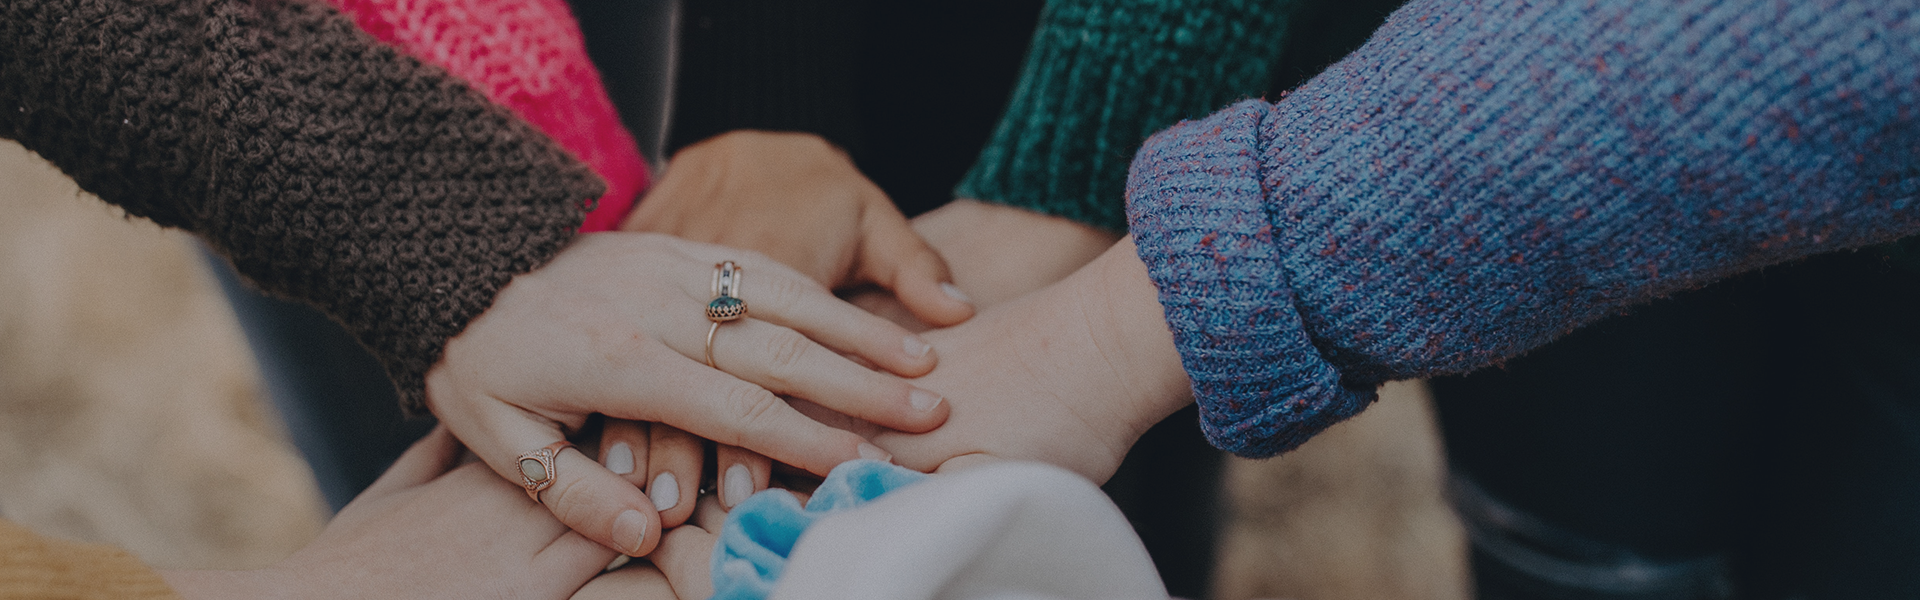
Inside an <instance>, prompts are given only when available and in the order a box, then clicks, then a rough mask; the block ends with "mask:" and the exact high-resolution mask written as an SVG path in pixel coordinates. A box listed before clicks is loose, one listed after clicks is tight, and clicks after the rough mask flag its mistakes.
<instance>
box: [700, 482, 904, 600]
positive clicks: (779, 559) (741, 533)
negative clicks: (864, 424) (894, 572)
mask: <svg viewBox="0 0 1920 600" xmlns="http://www.w3.org/2000/svg"><path fill="white" fill-rule="evenodd" d="M926 478H927V475H926V474H925V473H920V472H916V471H912V470H908V469H906V468H904V467H899V466H895V465H893V464H889V463H885V462H880V461H877V460H851V461H847V462H844V463H841V464H840V466H838V467H834V468H833V471H832V472H831V473H828V474H827V480H826V481H825V482H822V483H821V484H820V487H819V489H816V490H814V491H813V496H812V498H811V499H809V500H807V506H806V507H805V508H802V507H801V506H800V500H799V499H798V498H795V497H794V496H793V494H790V493H787V492H786V491H784V490H767V491H764V492H760V493H758V494H754V495H753V496H752V497H750V498H747V500H746V501H745V502H741V503H740V505H739V506H735V507H733V512H731V513H728V514H727V522H726V524H725V525H723V526H722V527H721V528H720V539H719V541H718V542H717V543H715V544H714V545H713V598H714V600H764V599H765V598H766V597H767V596H769V595H771V594H772V593H773V584H774V582H777V581H779V580H780V573H781V572H782V571H785V570H786V568H787V555H789V554H791V553H793V546H794V545H795V544H797V543H799V542H800V535H801V534H803V533H806V531H807V527H808V526H810V525H812V524H813V523H814V521H818V520H820V518H821V517H825V516H827V515H828V514H832V513H836V512H840V511H843V510H847V509H849V508H854V507H857V506H860V505H862V504H866V503H868V502H871V501H873V500H874V499H875V498H879V497H880V496H881V495H884V494H886V493H887V492H891V491H893V490H897V489H900V488H903V487H906V486H908V485H910V484H913V483H915V482H918V481H920V480H922V479H926Z"/></svg>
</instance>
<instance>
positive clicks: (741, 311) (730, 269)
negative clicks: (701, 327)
mask: <svg viewBox="0 0 1920 600" xmlns="http://www.w3.org/2000/svg"><path fill="white" fill-rule="evenodd" d="M745 271H746V269H744V268H742V267H741V266H740V265H737V264H734V262H733V261H730V260H729V261H722V262H721V263H720V264H717V265H714V266H713V301H712V302H708V303H707V311H706V312H707V320H708V321H713V325H712V326H710V327H708V328H707V367H709V368H714V369H718V368H720V367H718V366H715V365H714V364H713V334H714V333H715V332H718V331H720V324H721V323H725V322H728V321H737V320H740V319H743V318H746V316H747V301H746V300H741V299H740V276H741V274H742V273H744V272H745Z"/></svg>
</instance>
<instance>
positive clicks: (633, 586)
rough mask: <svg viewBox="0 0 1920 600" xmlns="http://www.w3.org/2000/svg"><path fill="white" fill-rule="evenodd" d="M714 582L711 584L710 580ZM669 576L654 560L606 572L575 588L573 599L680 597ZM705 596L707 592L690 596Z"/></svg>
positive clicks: (656, 599)
mask: <svg viewBox="0 0 1920 600" xmlns="http://www.w3.org/2000/svg"><path fill="white" fill-rule="evenodd" d="M709 586H711V584H709ZM679 597H680V596H679V595H678V594H675V593H674V590H673V586H672V585H671V584H669V583H668V582H667V576H666V575H665V574H662V573H661V572H660V569H658V568H656V567H655V566H653V565H651V564H646V563H640V564H633V565H628V566H626V567H623V568H620V569H617V570H614V571H609V572H607V573H603V574H601V575H600V576H598V577H594V578H593V580H592V581H588V582H587V585H585V586H583V587H581V588H580V591H578V592H574V593H573V597H572V600H636V599H639V600H660V599H666V600H674V599H675V598H679ZM686 597H687V598H705V597H706V596H686Z"/></svg>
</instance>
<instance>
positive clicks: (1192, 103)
mask: <svg viewBox="0 0 1920 600" xmlns="http://www.w3.org/2000/svg"><path fill="white" fill-rule="evenodd" d="M1297 5H1298V2H1296V1H1294V0H1281V1H1277V2H1276V1H1259V0H1054V1H1052V2H1048V3H1047V7H1046V9H1045V10H1044V11H1043V12H1042V14H1041V15H1040V26H1039V27H1038V28H1037V29H1036V30H1035V32H1034V37H1033V46H1032V48H1030V49H1029V50H1028V51H1027V60H1026V65H1025V66H1024V67H1023V68H1022V71H1021V75H1020V81H1019V84H1018V86H1017V87H1016V88H1015V90H1014V94H1013V98H1012V99H1011V100H1010V101H1009V103H1008V106H1007V110H1006V113H1005V114H1003V115H1002V116H1001V117H1000V123H999V124H998V125H997V126H995V128H994V132H993V137H992V138H991V139H989V140H988V142H987V145H986V147H985V148H983V149H982V150H981V152H980V158H979V160H978V161H976V162H975V163H974V165H973V168H972V170H970V171H968V173H967V175H966V177H964V178H962V179H961V181H960V184H959V185H958V186H957V187H956V188H955V190H954V195H955V196H957V197H961V198H974V199H979V200H985V201H989V202H997V203H1001V204H1006V205H1010V206H1015V207H1019V208H1025V209H1029V210H1034V211H1039V212H1041V213H1045V214H1050V215H1055V216H1060V217H1065V218H1068V219H1073V220H1075V221H1080V222H1082V223H1087V224H1089V225H1094V226H1097V227H1102V228H1106V229H1111V230H1115V231H1123V230H1125V229H1126V227H1127V217H1126V181H1127V165H1128V164H1130V163H1131V161H1132V158H1133V153H1134V151H1135V150H1136V149H1138V148H1139V147H1140V144H1141V143H1142V142H1144V141H1146V139H1147V136H1149V135H1151V134H1153V133H1154V132H1155V131H1159V130H1161V129H1165V128H1166V127H1167V126H1169V125H1172V124H1174V123H1176V122H1179V121H1180V120H1181V119H1187V118H1198V117H1201V116H1205V115H1206V114H1208V113H1210V112H1212V111H1214V110H1216V109H1219V108H1220V107H1223V106H1226V105H1227V104H1229V103H1231V102H1233V101H1235V100H1239V99H1243V98H1248V97H1253V96H1257V95H1259V94H1260V93H1261V91H1262V90H1261V87H1263V86H1264V85H1265V84H1266V81H1267V75H1268V71H1269V66H1270V64H1271V63H1272V62H1273V59H1274V58H1275V57H1276V56H1277V55H1278V53H1279V50H1280V47H1281V43H1280V42H1281V40H1282V39H1283V38H1284V37H1285V35H1286V30H1287V18H1288V16H1289V15H1291V14H1292V13H1293V11H1294V8H1295V7H1296V6H1297Z"/></svg>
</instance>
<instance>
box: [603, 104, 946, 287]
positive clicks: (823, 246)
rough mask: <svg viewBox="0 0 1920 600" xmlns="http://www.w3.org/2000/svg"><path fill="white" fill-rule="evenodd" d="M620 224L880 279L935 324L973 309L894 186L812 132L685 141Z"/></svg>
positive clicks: (825, 279) (843, 282) (830, 281)
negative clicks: (952, 286)
mask: <svg viewBox="0 0 1920 600" xmlns="http://www.w3.org/2000/svg"><path fill="white" fill-rule="evenodd" d="M621 229H623V230H627V231H650V232H657V233H667V234H672V235H675V236H679V237H682V238H686V239H690V240H695V241H700V242H710V243H715V244H720V245H724V246H732V247H736V248H745V249H748V250H755V251H758V252H760V253H762V254H765V255H767V256H770V257H773V258H774V259H775V260H778V261H780V262H782V263H785V264H787V265H790V266H792V267H793V268H795V269H798V270H799V271H800V272H801V273H803V274H805V275H806V276H808V277H812V278H813V280H814V281H818V282H820V283H821V284H823V285H826V286H828V287H830V288H834V289H840V288H846V287H851V286H857V285H865V284H871V285H876V286H879V287H882V288H885V289H888V290H891V291H893V293H894V294H895V295H897V296H899V297H900V300H901V302H902V303H903V304H904V305H905V306H906V308H907V309H908V310H910V311H912V312H913V314H914V315H915V316H916V317H918V318H919V319H920V320H921V321H925V322H927V323H933V324H935V325H952V324H955V323H959V322H961V321H965V320H966V319H967V318H968V317H971V316H973V307H972V306H971V305H969V304H968V303H967V301H966V299H965V298H964V297H956V296H954V295H951V294H950V293H949V292H948V289H949V287H948V286H947V285H945V284H947V283H948V282H949V281H950V279H949V277H948V275H947V266H946V263H944V262H942V261H941V259H940V255H938V254H935V253H934V251H933V248H931V247H929V246H927V243H926V242H925V241H923V240H921V239H920V236H919V235H916V234H915V233H914V232H913V230H912V229H911V228H909V227H908V226H907V220H906V217H904V216H902V215H901V214H900V210H899V209H897V208H895V207H894V206H893V202H892V201H891V200H889V199H887V195H886V193H884V192H881V191H880V188H879V187H877V186H875V185H874V184H873V182H871V181H868V180H867V178H866V176H865V175H861V174H860V170H859V169H858V168H856V167H855V166H854V164H853V161H852V160H851V159H849V158H847V155H846V153H845V152H841V151H840V150H839V149H838V148H834V147H833V145H832V144H828V143H827V142H826V140H823V139H821V138H820V137H818V136H815V135H812V134H806V133H775V132H766V131H746V130H741V131H732V132H728V133H724V134H721V135H718V136H715V137H713V138H709V139H707V140H705V141H702V142H700V143H698V144H694V145H692V146H687V147H686V148H684V149H681V150H680V151H679V152H678V153H676V154H674V156H673V160H672V161H671V162H670V163H668V165H667V169H666V172H665V173H663V174H662V176H661V178H660V181H659V183H657V184H655V185H654V187H653V189H652V190H651V191H649V192H648V193H647V196H646V198H644V199H642V200H641V202H640V205H639V207H638V208H636V209H635V210H634V212H633V214H632V215H631V216H629V217H628V218H627V221H626V222H625V223H623V224H622V225H621Z"/></svg>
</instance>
